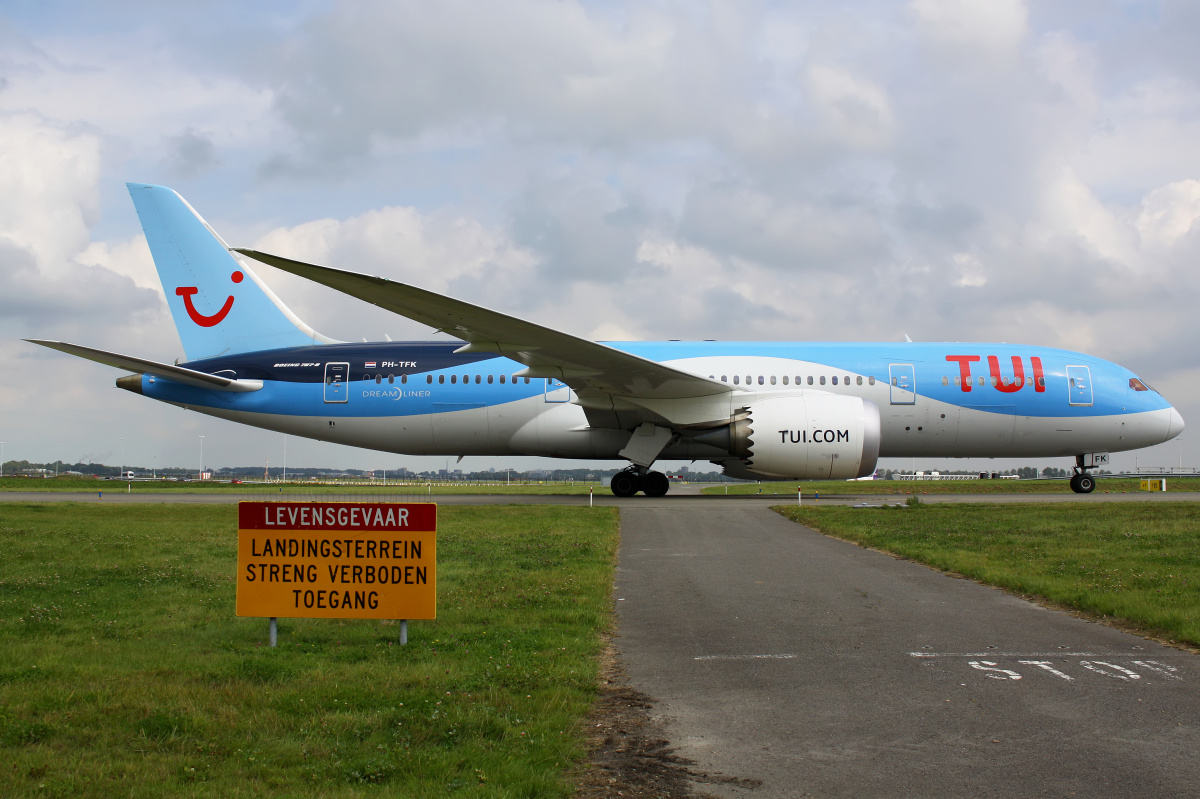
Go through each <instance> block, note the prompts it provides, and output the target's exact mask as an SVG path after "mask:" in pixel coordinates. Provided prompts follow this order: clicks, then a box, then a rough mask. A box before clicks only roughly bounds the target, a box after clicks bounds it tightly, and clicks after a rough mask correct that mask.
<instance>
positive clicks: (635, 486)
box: [608, 472, 642, 497]
mask: <svg viewBox="0 0 1200 799" xmlns="http://www.w3.org/2000/svg"><path fill="white" fill-rule="evenodd" d="M608 487H609V488H611V489H612V492H613V493H614V494H616V495H617V496H618V497H632V496H633V495H634V494H636V493H637V492H638V491H639V490H641V487H642V481H641V480H639V479H638V476H637V475H636V474H634V473H633V472H617V473H616V474H614V475H613V476H612V480H610V481H609V482H608Z"/></svg>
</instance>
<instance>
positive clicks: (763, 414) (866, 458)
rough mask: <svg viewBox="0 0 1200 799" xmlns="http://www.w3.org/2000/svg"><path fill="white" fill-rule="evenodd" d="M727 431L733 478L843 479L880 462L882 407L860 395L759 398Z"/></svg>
mask: <svg viewBox="0 0 1200 799" xmlns="http://www.w3.org/2000/svg"><path fill="white" fill-rule="evenodd" d="M725 430H726V435H727V436H728V439H727V440H728V447H729V451H730V454H732V455H735V456H737V457H738V458H739V459H740V460H738V461H725V462H724V467H725V473H726V474H728V475H730V476H731V477H740V478H749V479H772V480H811V479H830V480H843V479H850V478H854V477H866V476H867V475H869V474H871V473H872V472H874V471H875V464H876V463H877V462H878V460H879V441H880V424H879V408H878V407H877V406H876V405H875V403H873V402H870V401H869V400H864V399H861V398H859V397H839V396H833V395H829V394H805V395H802V396H796V397H777V398H774V399H766V400H762V401H760V402H755V403H752V404H751V405H749V406H748V407H747V408H746V413H745V415H744V418H742V419H739V420H738V421H735V422H733V423H731V424H730V425H729V427H728V428H726V429H725Z"/></svg>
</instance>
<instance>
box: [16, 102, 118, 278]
mask: <svg viewBox="0 0 1200 799" xmlns="http://www.w3.org/2000/svg"><path fill="white" fill-rule="evenodd" d="M99 171H100V142H99V140H98V139H97V137H96V136H95V135H93V134H91V133H86V132H80V131H78V130H71V129H68V128H65V127H63V126H60V125H54V124H50V123H48V122H47V121H46V120H45V119H43V118H42V117H40V116H39V115H37V114H34V113H17V114H3V113H0V238H3V239H5V240H7V241H9V242H11V243H12V244H14V245H15V246H17V247H19V248H21V249H25V250H28V251H29V252H31V253H33V255H34V257H35V258H36V259H37V263H38V267H39V269H42V270H44V271H46V272H48V273H50V274H61V273H62V269H63V267H64V265H65V264H66V262H67V261H68V260H69V259H70V258H71V257H72V256H73V255H75V254H76V253H77V252H79V250H81V249H82V248H83V247H84V246H85V245H86V244H87V241H88V227H89V225H90V223H91V222H92V221H94V219H95V217H96V215H97V200H98V196H97V193H96V180H97V178H98V176H99Z"/></svg>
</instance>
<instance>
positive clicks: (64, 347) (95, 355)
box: [25, 338, 263, 392]
mask: <svg viewBox="0 0 1200 799" xmlns="http://www.w3.org/2000/svg"><path fill="white" fill-rule="evenodd" d="M25 340H26V341H28V342H29V343H30V344H40V345H42V346H43V347H49V348H50V349H52V350H58V351H59V352H65V353H67V354H68V355H77V356H79V357H80V358H87V359H88V360H89V361H95V362H96V363H102V364H104V365H105V366H115V367H116V368H117V369H128V370H129V371H131V372H137V373H139V374H146V375H156V376H158V377H163V378H166V379H167V380H173V381H174V382H176V383H183V384H184V385H188V386H195V387H196V388H208V389H215V390H217V391H239V392H245V391H258V390H259V389H260V388H262V385H263V384H262V381H261V380H236V379H234V378H231V377H221V376H220V375H210V374H208V373H206V372H197V371H196V370H195V369H185V368H184V367H182V366H172V365H171V364H166V363H157V362H155V361H147V360H143V359H141V358H133V357H130V356H128V355H118V354H117V353H115V352H105V351H104V350H96V349H92V348H91V347H81V346H80V345H78V344H68V343H66V342H65V341H43V340H41V339H33V338H27V339H25Z"/></svg>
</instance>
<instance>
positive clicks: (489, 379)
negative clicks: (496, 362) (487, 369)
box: [488, 375, 493, 385]
mask: <svg viewBox="0 0 1200 799" xmlns="http://www.w3.org/2000/svg"><path fill="white" fill-rule="evenodd" d="M492 377H493V376H492V375H488V385H491V383H492Z"/></svg>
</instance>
